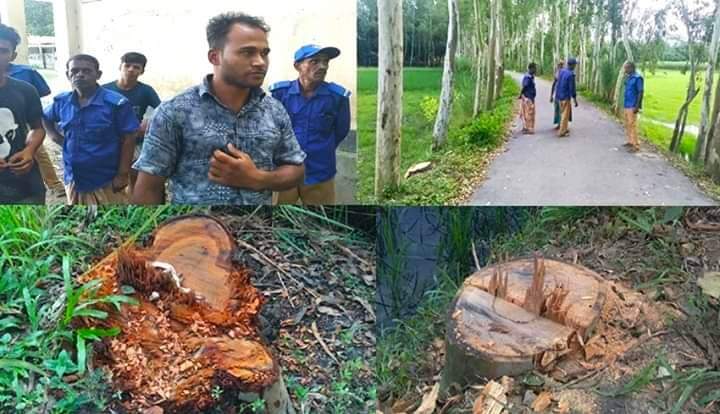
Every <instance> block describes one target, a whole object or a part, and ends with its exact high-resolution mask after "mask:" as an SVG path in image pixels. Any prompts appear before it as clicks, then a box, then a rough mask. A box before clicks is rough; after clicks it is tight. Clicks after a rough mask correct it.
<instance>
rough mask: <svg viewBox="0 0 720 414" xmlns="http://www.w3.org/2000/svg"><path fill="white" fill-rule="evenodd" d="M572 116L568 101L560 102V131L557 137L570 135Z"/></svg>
mask: <svg viewBox="0 0 720 414" xmlns="http://www.w3.org/2000/svg"><path fill="white" fill-rule="evenodd" d="M571 114H572V105H571V104H570V99H566V100H564V101H560V129H559V130H558V136H559V137H561V136H563V135H566V134H568V133H570V116H571Z"/></svg>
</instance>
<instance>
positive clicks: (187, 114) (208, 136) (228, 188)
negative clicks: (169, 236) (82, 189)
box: [133, 13, 305, 205]
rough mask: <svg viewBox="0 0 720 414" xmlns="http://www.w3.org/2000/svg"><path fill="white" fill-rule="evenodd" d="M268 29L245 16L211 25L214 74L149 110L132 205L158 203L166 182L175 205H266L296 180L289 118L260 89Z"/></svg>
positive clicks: (296, 148) (299, 166) (300, 156)
mask: <svg viewBox="0 0 720 414" xmlns="http://www.w3.org/2000/svg"><path fill="white" fill-rule="evenodd" d="M269 30H270V29H269V28H268V26H267V25H266V24H265V22H264V21H263V20H262V19H260V18H257V17H253V16H248V15H246V14H243V13H226V14H221V15H219V16H216V17H214V18H212V19H211V20H210V22H209V23H208V26H207V39H208V43H209V46H210V51H209V52H208V60H209V61H210V63H212V65H213V74H212V75H208V76H207V77H206V78H205V80H204V82H203V84H202V85H198V86H195V87H192V88H190V89H188V90H187V91H185V92H183V93H181V94H180V95H178V96H176V97H175V98H173V99H171V100H169V101H167V102H164V103H162V104H160V106H159V107H158V109H157V110H156V111H155V114H154V116H153V119H152V121H151V123H150V126H149V128H148V131H147V133H146V135H145V143H144V145H143V148H142V152H141V154H140V158H139V159H138V160H137V162H135V164H134V165H133V168H134V169H136V170H138V172H139V174H138V179H137V183H136V186H135V190H134V192H133V203H136V204H160V203H162V202H163V201H164V187H165V181H166V180H169V182H170V192H171V194H172V202H173V203H178V204H234V205H248V204H271V202H272V192H273V191H283V190H287V189H290V188H294V187H296V186H298V185H300V184H301V183H302V181H303V176H304V172H305V170H304V167H303V161H304V160H305V153H304V152H303V151H302V149H300V145H299V144H298V142H297V139H296V138H295V134H294V132H293V128H292V124H291V122H290V118H289V116H288V114H287V112H286V111H285V108H283V106H282V104H281V103H280V102H278V101H276V100H275V99H274V98H272V97H271V96H269V95H266V94H265V93H264V92H263V91H262V89H260V86H261V85H262V83H263V80H264V79H265V74H266V72H267V68H268V54H269V53H270V49H269V47H268V41H267V33H268V31H269Z"/></svg>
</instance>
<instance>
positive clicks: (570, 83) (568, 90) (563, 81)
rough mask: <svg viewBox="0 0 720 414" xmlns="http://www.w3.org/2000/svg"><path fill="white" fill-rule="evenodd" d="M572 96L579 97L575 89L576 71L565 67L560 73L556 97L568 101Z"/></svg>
mask: <svg viewBox="0 0 720 414" xmlns="http://www.w3.org/2000/svg"><path fill="white" fill-rule="evenodd" d="M570 98H577V92H576V91H575V72H573V71H571V70H570V69H568V68H564V69H562V70H561V71H560V73H559V74H558V82H557V87H556V89H555V99H556V100H558V101H566V100H568V99H570Z"/></svg>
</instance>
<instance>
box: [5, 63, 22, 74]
mask: <svg viewBox="0 0 720 414" xmlns="http://www.w3.org/2000/svg"><path fill="white" fill-rule="evenodd" d="M24 70H25V68H24V67H23V66H21V65H16V64H14V63H11V64H10V65H9V66H8V70H7V73H8V75H16V74H18V73H20V72H22V71H24Z"/></svg>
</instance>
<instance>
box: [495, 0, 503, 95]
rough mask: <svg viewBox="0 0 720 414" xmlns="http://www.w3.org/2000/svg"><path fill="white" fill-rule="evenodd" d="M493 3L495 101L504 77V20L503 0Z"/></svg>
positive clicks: (500, 90)
mask: <svg viewBox="0 0 720 414" xmlns="http://www.w3.org/2000/svg"><path fill="white" fill-rule="evenodd" d="M495 4H496V7H497V10H496V12H495V16H497V23H496V24H497V33H496V35H495V42H496V43H497V44H496V46H495V53H496V54H497V56H496V58H495V59H496V65H497V68H496V69H495V77H496V78H495V92H494V95H495V96H494V97H493V102H496V101H497V100H498V99H500V97H501V96H502V88H503V79H504V78H505V33H504V30H505V22H504V20H503V9H502V5H503V2H502V0H497V1H496V2H495Z"/></svg>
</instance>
